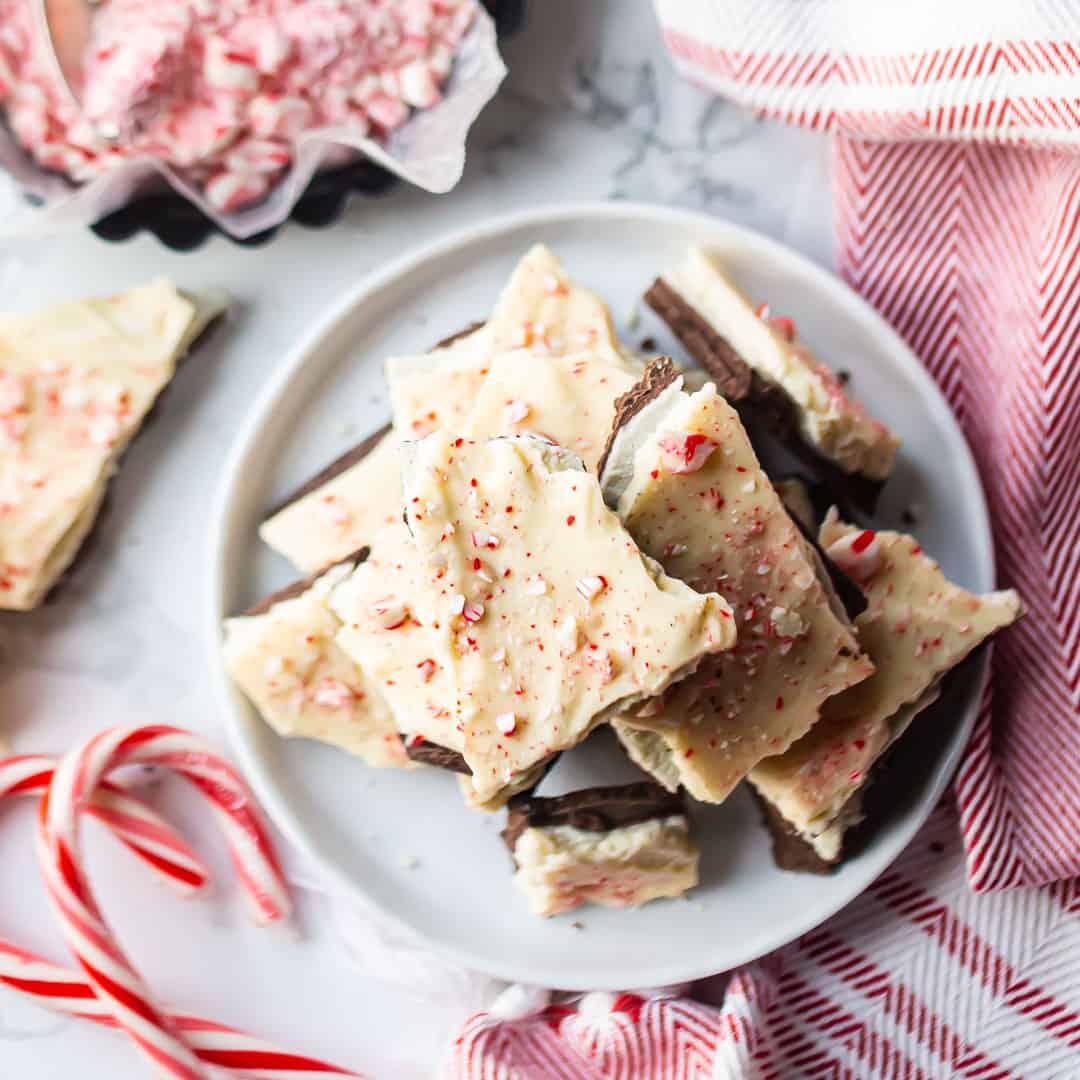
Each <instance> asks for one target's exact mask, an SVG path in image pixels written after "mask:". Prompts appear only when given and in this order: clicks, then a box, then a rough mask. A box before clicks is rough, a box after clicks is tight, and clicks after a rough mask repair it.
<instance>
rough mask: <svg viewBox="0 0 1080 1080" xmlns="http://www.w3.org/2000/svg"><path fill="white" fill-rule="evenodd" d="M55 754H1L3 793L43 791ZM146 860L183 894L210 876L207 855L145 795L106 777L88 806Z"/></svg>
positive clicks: (0, 793)
mask: <svg viewBox="0 0 1080 1080" xmlns="http://www.w3.org/2000/svg"><path fill="white" fill-rule="evenodd" d="M54 768H55V763H54V762H53V760H52V758H48V757H42V756H40V755H31V754H23V755H18V756H15V757H8V758H4V759H2V760H0V798H3V797H4V796H7V795H26V796H29V795H38V796H40V795H43V794H44V793H45V792H46V791H47V790H48V788H49V784H50V783H51V782H52V778H53V771H54ZM86 812H87V813H88V814H90V816H91V817H95V818H97V819H98V820H99V821H101V822H102V823H103V824H104V825H107V826H108V827H109V829H111V830H112V832H113V833H114V834H115V835H116V836H117V837H118V839H120V840H121V841H122V842H123V843H124V844H125V845H127V847H129V848H130V849H131V850H132V851H133V852H134V853H135V854H136V855H138V856H139V857H140V858H141V859H142V860H143V861H144V862H146V863H148V864H149V865H150V866H151V867H152V868H153V869H154V870H156V871H157V872H158V873H159V874H160V875H161V876H162V877H163V878H164V879H165V880H166V881H168V882H169V883H170V884H171V885H173V886H174V887H175V888H176V889H177V890H178V891H180V892H181V893H183V894H185V895H191V894H194V893H196V892H198V891H199V890H200V889H202V888H203V886H204V885H205V884H206V883H207V881H208V880H209V878H210V871H209V870H208V869H207V868H206V866H205V865H204V863H203V861H202V860H201V859H200V858H199V856H198V855H196V854H195V852H194V851H192V850H191V848H190V847H188V845H187V843H186V842H185V840H184V838H183V837H182V836H180V834H179V833H177V832H176V830H175V829H174V828H173V827H172V826H171V825H170V824H169V823H168V822H167V821H166V820H165V819H164V818H163V817H161V816H160V815H159V814H158V813H157V812H156V811H154V810H152V809H151V808H150V807H149V806H147V805H146V803H144V802H143V801H142V800H141V799H138V798H136V797H135V796H134V795H130V794H128V793H127V792H125V791H123V790H121V789H120V788H118V787H116V786H114V785H113V784H109V783H104V784H102V785H101V786H100V787H99V788H98V789H97V791H95V792H94V797H93V799H91V800H90V803H89V805H88V806H87V807H86Z"/></svg>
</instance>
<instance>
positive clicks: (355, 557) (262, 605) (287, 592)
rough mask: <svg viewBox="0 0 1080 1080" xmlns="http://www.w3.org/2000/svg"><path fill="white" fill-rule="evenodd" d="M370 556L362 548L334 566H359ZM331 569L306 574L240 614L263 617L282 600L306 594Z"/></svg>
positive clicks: (367, 551) (325, 567)
mask: <svg viewBox="0 0 1080 1080" xmlns="http://www.w3.org/2000/svg"><path fill="white" fill-rule="evenodd" d="M370 554H371V549H370V548H367V547H362V548H360V549H359V550H358V551H354V552H353V553H352V554H351V555H346V556H345V558H344V559H338V560H337V562H335V563H334V566H341V565H342V564H343V563H353V564H354V565H359V564H360V563H362V562H363V561H364V560H365V559H366V558H367V557H368V555H370ZM332 569H333V567H332V566H324V567H323V568H322V569H321V570H316V571H315V573H314V574H308V576H307V577H305V578H300V580H299V581H294V582H292V583H291V584H289V585H286V586H284V587H283V588H281V589H277V590H276V591H274V592H272V593H270V594H269V595H268V596H264V597H263V598H262V599H261V600H260V601H259V602H258V603H257V604H253V605H252V606H251V607H249V608H248V609H247V610H246V611H243V612H241V614H242V615H265V614H266V613H267V612H268V611H269V610H270V609H271V608H272V607H273V606H274V605H275V604H280V603H281V602H282V601H284V600H292V599H294V598H295V597H297V596H303V595H304V593H306V592H307V591H308V589H310V588H311V587H312V585H314V584H315V582H316V581H318V580H319V578H321V577H322V576H323V574H326V573H327V572H328V571H330V570H332Z"/></svg>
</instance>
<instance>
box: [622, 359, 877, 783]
mask: <svg viewBox="0 0 1080 1080" xmlns="http://www.w3.org/2000/svg"><path fill="white" fill-rule="evenodd" d="M681 385H682V384H681V379H679V378H678V377H677V376H676V375H675V373H674V370H673V369H672V368H671V367H670V365H668V364H666V363H663V362H661V363H658V364H654V365H652V366H651V367H650V369H649V372H648V374H647V377H646V379H644V380H643V381H642V383H641V384H640V385H639V387H638V388H637V390H636V391H635V392H634V393H633V394H632V395H628V397H627V398H626V399H625V400H624V401H623V402H621V403H620V415H619V419H618V421H617V424H616V428H615V431H614V433H613V437H612V440H611V445H610V449H609V453H608V455H607V457H606V459H605V462H604V471H603V474H602V476H601V482H602V485H603V488H604V493H605V496H606V497H607V499H608V501H609V503H610V504H611V505H613V506H614V507H616V509H617V511H618V514H619V517H620V518H621V520H622V521H623V523H624V524H625V525H626V528H627V529H628V530H629V532H630V535H631V536H633V537H634V539H635V540H636V541H637V542H638V543H639V544H640V545H641V548H642V550H643V551H645V552H646V553H648V554H650V555H652V556H653V557H654V558H656V559H658V560H659V561H660V562H661V564H662V565H663V567H664V569H665V570H666V571H667V573H668V574H670V575H671V576H673V577H677V578H679V579H680V580H682V581H685V582H686V583H687V584H688V585H690V586H692V587H693V588H695V589H697V590H699V591H702V592H704V591H706V590H711V589H715V590H716V591H717V592H719V593H721V594H722V595H724V597H725V598H726V599H727V600H728V602H729V603H730V604H731V605H732V608H733V610H734V611H735V614H736V618H737V626H738V635H739V639H738V642H737V643H736V645H735V647H734V648H733V649H730V650H728V651H727V652H723V653H718V654H716V655H715V656H711V657H709V658H708V659H707V660H706V661H705V662H703V663H702V665H701V666H700V667H699V669H698V670H697V672H695V673H694V675H692V676H691V677H689V678H687V679H684V680H683V681H682V682H680V683H679V684H677V685H676V686H673V687H672V688H671V689H670V690H669V691H668V693H667V694H665V695H664V698H663V700H662V701H656V702H647V703H646V704H645V705H644V706H643V707H641V708H639V709H636V710H633V709H631V710H628V711H627V712H626V713H624V714H623V715H622V716H621V717H619V719H618V720H617V721H615V723H614V727H615V730H616V732H617V733H618V735H619V737H620V739H621V740H622V742H623V744H624V746H625V747H626V749H627V751H628V752H629V753H630V756H631V757H632V758H633V759H634V760H635V761H636V762H637V763H638V764H639V765H640V766H641V767H642V768H644V769H645V770H646V771H648V772H650V773H651V774H652V775H654V776H655V777H656V779H657V780H658V781H660V782H661V783H662V784H664V785H665V786H667V787H669V788H671V789H672V790H674V789H675V788H676V787H677V786H678V785H679V784H682V785H684V786H685V787H686V789H687V790H688V791H689V792H690V793H691V794H692V795H694V797H695V798H698V799H701V800H703V801H705V802H722V801H723V800H724V799H725V798H727V796H728V795H729V794H730V792H731V791H732V789H733V788H734V787H735V785H736V784H738V783H739V781H740V780H741V779H742V778H743V777H744V776H745V775H746V774H747V773H748V772H749V771H750V769H751V768H753V767H754V766H755V765H756V764H757V763H758V762H759V761H760V760H761V759H762V758H764V757H766V756H768V755H771V754H775V753H778V752H780V751H781V750H782V749H786V748H787V747H788V746H790V745H791V744H792V743H793V742H794V741H795V740H797V739H799V738H801V737H802V736H803V735H805V733H806V732H807V731H808V730H810V728H811V727H812V726H813V725H814V723H815V722H816V721H817V718H818V714H819V711H820V709H821V707H822V704H823V703H824V702H825V701H826V700H827V699H829V698H830V697H831V696H832V695H834V694H838V693H840V692H841V691H843V690H845V689H847V688H848V687H850V686H852V685H854V684H855V683H858V682H860V681H862V680H863V679H865V678H866V677H867V676H868V675H869V674H870V672H871V671H872V670H873V667H872V665H871V664H870V662H869V661H868V660H867V658H866V657H865V656H863V655H861V653H860V649H859V643H858V641H857V640H856V638H855V635H854V633H853V631H852V628H851V625H850V623H849V622H848V621H847V618H846V616H845V615H844V612H843V608H842V607H841V606H840V605H839V604H838V603H835V602H832V598H831V596H830V593H829V591H828V590H827V589H826V588H825V587H824V586H823V580H822V579H823V578H824V575H823V574H819V572H818V564H817V562H816V557H815V554H814V551H813V549H812V548H811V547H810V545H809V544H808V543H807V541H806V540H805V539H804V538H803V536H802V534H801V532H800V530H799V528H798V526H797V525H796V524H795V523H794V522H793V521H792V519H791V517H790V516H789V515H788V513H787V511H786V510H785V508H784V506H783V504H782V503H781V501H780V498H779V496H778V495H777V494H776V492H775V490H774V489H773V487H772V484H771V483H770V482H769V479H768V477H767V476H766V475H765V473H764V472H763V471H762V469H761V466H760V464H759V463H758V460H757V457H756V456H755V454H754V451H753V448H752V447H751V445H750V440H749V438H748V437H747V435H746V432H745V430H744V429H743V426H742V424H741V422H740V420H739V417H738V414H737V413H736V412H735V410H734V409H733V408H732V407H731V406H730V405H729V404H728V403H727V402H726V401H725V400H724V399H723V398H722V397H721V396H720V394H719V393H718V392H717V390H716V387H715V386H713V385H712V384H711V383H710V384H708V385H707V386H705V387H704V388H703V389H701V390H699V391H698V392H697V393H695V394H692V395H690V394H686V393H684V392H683V391H682V389H681Z"/></svg>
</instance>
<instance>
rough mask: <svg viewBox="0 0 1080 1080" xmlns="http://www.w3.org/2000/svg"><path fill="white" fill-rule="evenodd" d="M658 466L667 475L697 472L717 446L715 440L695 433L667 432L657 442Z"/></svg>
mask: <svg viewBox="0 0 1080 1080" xmlns="http://www.w3.org/2000/svg"><path fill="white" fill-rule="evenodd" d="M657 445H658V446H659V447H660V464H661V465H663V467H664V468H665V469H666V470H667V471H668V472H669V473H677V474H682V473H692V472H697V471H698V469H700V468H701V467H702V466H703V465H704V464H705V462H706V461H708V460H709V456H710V455H711V454H712V452H713V451H714V450H715V449H716V447H717V446H718V445H719V444H718V443H717V442H716V440H715V439H710V438H709V437H708V436H707V435H701V434H698V433H696V432H693V433H689V432H668V433H666V434H664V435H661V436H660V438H659V439H658V440H657Z"/></svg>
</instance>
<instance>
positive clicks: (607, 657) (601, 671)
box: [585, 649, 615, 686]
mask: <svg viewBox="0 0 1080 1080" xmlns="http://www.w3.org/2000/svg"><path fill="white" fill-rule="evenodd" d="M585 663H586V664H588V665H589V667H591V668H592V669H593V670H594V671H595V672H596V673H597V674H598V675H599V676H600V683H601V685H605V686H606V685H607V684H608V683H609V682H611V681H612V680H613V679H614V678H615V664H614V661H613V660H612V659H611V653H609V652H608V651H607V649H596V650H595V651H591V652H589V654H588V655H587V656H586V657H585Z"/></svg>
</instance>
